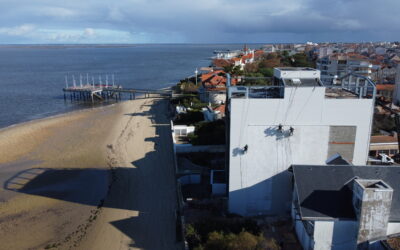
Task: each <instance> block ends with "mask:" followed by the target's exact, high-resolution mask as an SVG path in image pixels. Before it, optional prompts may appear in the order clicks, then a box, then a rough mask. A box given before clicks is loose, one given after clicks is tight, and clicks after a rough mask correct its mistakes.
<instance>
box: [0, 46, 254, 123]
mask: <svg viewBox="0 0 400 250" xmlns="http://www.w3.org/2000/svg"><path fill="white" fill-rule="evenodd" d="M250 47H254V48H259V47H260V45H253V46H250ZM239 48H242V45H137V46H134V47H105V48H104V47H51V48H45V47H26V48H25V47H24V48H20V47H14V48H6V47H0V128H3V127H6V126H10V125H13V124H16V123H20V122H24V121H29V120H33V119H38V118H43V117H47V116H51V115H55V114H59V113H64V112H68V111H72V110H76V109H82V108H88V107H90V106H88V105H82V104H77V103H70V102H68V101H67V102H64V99H63V92H62V88H63V87H64V86H65V75H68V76H70V77H71V76H72V75H75V78H76V79H77V81H78V79H79V74H82V75H84V76H86V74H87V73H88V74H90V75H94V76H96V80H97V79H98V75H102V79H103V82H104V81H105V75H106V74H109V75H110V76H111V74H114V75H115V81H116V83H117V84H120V85H122V86H123V87H129V88H135V87H136V88H149V89H159V88H164V87H169V86H171V85H173V84H175V83H176V82H178V81H179V80H180V79H182V78H185V77H187V76H189V75H193V74H194V70H195V68H200V67H203V66H208V65H209V64H210V57H211V56H212V55H213V51H214V50H219V49H239ZM109 79H111V77H109ZM78 82H79V81H78Z"/></svg>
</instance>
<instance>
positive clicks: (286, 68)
mask: <svg viewBox="0 0 400 250" xmlns="http://www.w3.org/2000/svg"><path fill="white" fill-rule="evenodd" d="M276 69H279V70H282V71H318V70H317V69H314V68H308V67H278V68H276Z"/></svg>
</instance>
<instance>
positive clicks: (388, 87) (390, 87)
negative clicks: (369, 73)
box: [376, 84, 395, 91]
mask: <svg viewBox="0 0 400 250" xmlns="http://www.w3.org/2000/svg"><path fill="white" fill-rule="evenodd" d="M394 88H395V85H394V84H377V85H376V90H389V91H393V90H394Z"/></svg>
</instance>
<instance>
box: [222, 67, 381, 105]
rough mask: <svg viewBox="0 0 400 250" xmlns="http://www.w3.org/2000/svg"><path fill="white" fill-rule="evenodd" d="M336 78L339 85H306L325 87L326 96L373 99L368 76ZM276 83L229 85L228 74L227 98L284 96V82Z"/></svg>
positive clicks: (373, 86)
mask: <svg viewBox="0 0 400 250" xmlns="http://www.w3.org/2000/svg"><path fill="white" fill-rule="evenodd" d="M241 79H242V80H243V79H245V77H242V78H241ZM252 79H260V78H252ZM338 80H339V81H340V82H341V84H340V85H322V86H308V87H317V88H318V87H322V88H325V97H326V98H336V99H341V98H345V99H349V98H352V99H354V98H359V99H362V98H366V99H375V96H376V87H375V84H374V83H373V82H372V81H371V79H369V78H368V77H365V76H362V75H357V74H354V73H349V74H347V75H345V76H343V77H342V78H340V79H338ZM274 84H275V85H274ZM276 84H277V83H274V82H273V81H271V82H270V85H261V86H255V85H250V86H246V85H245V86H241V85H237V86H231V85H230V76H229V75H228V98H229V99H230V98H264V99H274V98H278V99H282V98H284V95H285V88H286V87H287V86H285V85H284V84H280V85H276ZM292 87H293V86H292ZM299 87H301V84H300V85H299Z"/></svg>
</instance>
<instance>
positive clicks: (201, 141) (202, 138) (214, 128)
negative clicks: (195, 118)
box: [188, 120, 225, 145]
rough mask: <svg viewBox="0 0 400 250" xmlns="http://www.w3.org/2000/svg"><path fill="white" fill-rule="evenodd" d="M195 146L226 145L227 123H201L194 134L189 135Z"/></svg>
mask: <svg viewBox="0 0 400 250" xmlns="http://www.w3.org/2000/svg"><path fill="white" fill-rule="evenodd" d="M188 138H189V141H190V143H191V144H193V145H221V144H225V122H224V121H223V120H217V121H213V122H199V123H197V124H196V129H195V131H194V133H192V134H189V135H188Z"/></svg>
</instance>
